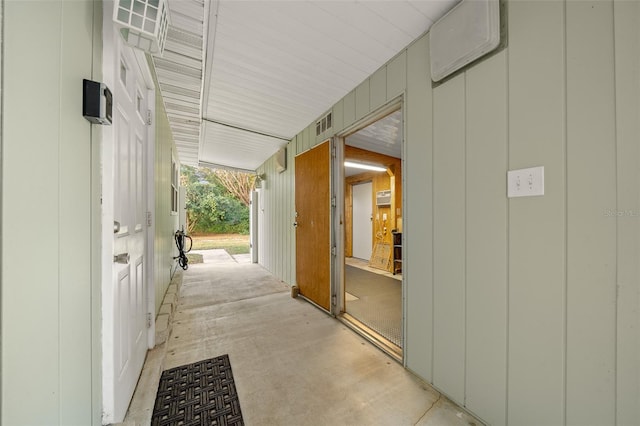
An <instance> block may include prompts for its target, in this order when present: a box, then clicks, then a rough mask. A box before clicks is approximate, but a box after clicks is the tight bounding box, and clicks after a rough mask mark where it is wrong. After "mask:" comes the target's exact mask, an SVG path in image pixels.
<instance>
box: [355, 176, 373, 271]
mask: <svg viewBox="0 0 640 426" xmlns="http://www.w3.org/2000/svg"><path fill="white" fill-rule="evenodd" d="M372 191H373V184H372V183H371V182H366V183H361V184H359V185H353V186H352V187H351V194H352V195H351V196H352V197H353V213H352V220H353V225H352V228H351V229H353V251H352V254H353V257H357V258H358V259H364V260H367V261H368V260H369V259H371V251H372V245H373V227H372V223H373V222H372V220H373V207H372V203H373V201H372V195H371V194H372Z"/></svg>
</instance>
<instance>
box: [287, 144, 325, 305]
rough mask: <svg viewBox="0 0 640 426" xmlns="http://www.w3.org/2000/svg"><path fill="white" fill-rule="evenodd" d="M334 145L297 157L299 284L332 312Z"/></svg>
mask: <svg viewBox="0 0 640 426" xmlns="http://www.w3.org/2000/svg"><path fill="white" fill-rule="evenodd" d="M330 162H331V146H330V142H328V141H327V142H324V143H322V144H320V145H317V146H315V147H314V148H312V149H310V150H309V151H306V152H304V153H302V154H300V155H298V156H296V163H295V165H296V197H295V198H296V223H297V226H296V281H297V285H298V287H299V289H300V294H301V295H303V296H304V297H306V298H307V299H309V300H311V301H312V302H314V303H316V304H317V305H318V306H321V307H322V308H324V309H326V310H329V309H330V293H331V292H330V288H331V280H330V275H331V221H330V214H331V201H330V188H331V181H330Z"/></svg>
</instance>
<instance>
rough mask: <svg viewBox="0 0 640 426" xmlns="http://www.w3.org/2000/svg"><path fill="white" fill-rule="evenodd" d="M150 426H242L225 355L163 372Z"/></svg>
mask: <svg viewBox="0 0 640 426" xmlns="http://www.w3.org/2000/svg"><path fill="white" fill-rule="evenodd" d="M151 424H152V425H153V426H165V425H166V426H169V425H171V426H173V425H185V426H187V425H189V426H196V425H202V426H205V425H206V426H212V425H230V426H243V425H244V421H243V420H242V412H241V411H240V401H239V400H238V393H237V392H236V385H235V383H234V381H233V372H232V371H231V363H230V362H229V356H228V355H222V356H219V357H217V358H211V359H206V360H204V361H199V362H195V363H193V364H188V365H183V366H180V367H176V368H172V369H170V370H165V371H163V372H162V376H161V377H160V383H159V384H158V393H157V395H156V402H155V405H154V407H153V416H152V418H151Z"/></svg>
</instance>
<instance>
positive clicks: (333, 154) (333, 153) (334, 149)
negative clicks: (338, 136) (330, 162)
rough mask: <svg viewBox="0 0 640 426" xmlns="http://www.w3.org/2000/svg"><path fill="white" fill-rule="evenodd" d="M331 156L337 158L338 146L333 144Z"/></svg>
mask: <svg viewBox="0 0 640 426" xmlns="http://www.w3.org/2000/svg"><path fill="white" fill-rule="evenodd" d="M331 157H332V158H336V147H335V145H332V146H331Z"/></svg>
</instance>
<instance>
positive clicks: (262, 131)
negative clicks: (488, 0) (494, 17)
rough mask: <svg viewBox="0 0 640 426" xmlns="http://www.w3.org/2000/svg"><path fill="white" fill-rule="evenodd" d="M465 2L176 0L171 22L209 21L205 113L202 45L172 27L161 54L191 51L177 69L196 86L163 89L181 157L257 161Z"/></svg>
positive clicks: (241, 164) (247, 164) (205, 24)
mask: <svg viewBox="0 0 640 426" xmlns="http://www.w3.org/2000/svg"><path fill="white" fill-rule="evenodd" d="M457 2H458V0H442V1H434V0H393V1H391V0H387V1H384V0H382V1H376V0H363V1H352V0H340V1H328V0H310V1H302V0H293V1H291V0H289V1H271V0H263V1H251V0H221V1H215V2H214V1H212V2H209V1H206V0H204V3H203V0H170V3H169V7H170V11H171V18H172V21H171V22H172V26H178V27H182V24H186V23H187V21H188V20H190V21H191V22H192V23H193V27H190V26H189V27H188V28H189V33H194V34H196V35H197V31H198V30H199V29H200V28H202V30H203V31H204V33H203V35H204V37H203V38H202V40H203V42H204V44H205V48H204V49H203V53H204V55H205V57H204V63H205V67H204V83H203V84H202V90H201V92H200V93H201V95H202V104H201V105H202V111H201V112H200V114H201V115H200V117H195V116H194V115H193V114H194V113H195V109H196V108H193V106H194V105H195V104H194V103H193V99H192V96H191V95H192V94H193V92H196V91H197V90H198V88H197V82H196V80H195V77H196V75H197V71H198V70H201V66H202V62H203V60H202V58H201V59H200V61H198V60H197V58H195V57H194V56H197V49H193V47H192V45H190V44H188V43H183V45H182V46H180V45H178V44H175V41H176V38H177V37H176V36H175V33H174V35H173V37H172V33H171V32H170V33H169V38H168V42H167V49H166V52H165V58H163V59H168V58H170V59H176V58H179V57H180V56H184V57H185V62H187V63H188V66H189V68H188V69H187V70H186V71H190V72H191V73H190V74H188V73H187V74H181V73H180V72H178V71H176V72H174V74H172V76H173V77H174V78H175V80H176V81H174V80H172V83H175V85H176V86H179V87H180V88H181V89H182V90H184V89H187V90H188V91H189V93H181V96H182V97H179V98H178V99H177V100H179V101H180V102H177V101H176V102H170V101H169V100H167V99H166V98H165V105H166V106H167V110H168V113H169V114H170V121H171V120H172V117H173V121H172V122H171V124H172V129H174V138H175V139H176V143H177V145H178V152H179V155H180V159H181V161H182V162H183V163H184V164H192V165H195V164H197V163H198V162H200V163H203V164H217V165H223V166H227V167H233V168H239V169H246V170H255V169H256V168H257V167H258V166H259V165H260V164H262V163H263V162H264V161H265V160H266V159H268V158H269V157H270V156H271V155H272V154H274V153H275V152H276V151H277V150H278V148H279V147H280V146H283V145H285V144H286V141H287V140H290V139H292V138H293V137H294V136H295V135H296V134H297V133H299V132H300V131H301V130H303V129H304V128H305V127H307V126H308V125H309V124H310V123H311V122H313V121H314V120H316V119H317V118H318V117H319V116H321V115H322V114H323V113H324V112H326V111H327V110H328V109H329V108H331V106H332V105H333V104H335V103H336V102H337V101H338V100H340V99H341V98H342V97H343V96H344V95H346V94H347V93H348V92H349V91H351V90H352V89H353V88H355V87H356V86H357V85H358V84H360V83H361V82H362V81H363V80H364V79H366V78H367V77H368V76H369V75H371V74H372V73H373V72H374V71H376V70H377V69H378V68H379V67H380V66H382V65H384V64H385V63H386V62H387V61H388V60H389V59H391V58H392V57H393V56H394V55H395V54H397V53H398V52H400V51H401V50H402V49H403V48H405V47H406V46H407V45H408V44H409V43H411V42H412V41H413V40H415V39H416V38H417V37H418V36H420V35H421V34H423V33H424V32H425V31H427V30H428V29H429V27H430V26H431V25H432V24H433V22H434V21H436V20H437V19H438V18H440V17H441V16H442V15H443V14H444V13H445V12H446V11H448V10H449V9H451V7H453V6H454V5H455V4H456V3H457ZM185 4H186V5H188V7H187V6H185ZM200 6H201V7H200ZM200 12H202V14H203V15H198V13H200ZM176 13H177V14H178V16H179V17H180V19H178V20H176V19H175V17H174V15H176ZM189 25H190V24H189ZM183 29H184V28H183ZM190 35H191V34H190ZM200 36H201V37H202V35H200ZM190 40H191V41H195V39H190ZM170 42H171V43H170ZM172 43H174V44H172ZM172 49H173V51H172ZM181 49H185V52H186V54H184V53H185V52H183V51H182V50H181ZM168 54H169V57H167V55H168ZM159 63H160V64H161V65H162V61H159V60H158V59H156V66H157V65H158V64H159ZM165 68H166V67H165ZM162 72H163V73H164V74H170V71H168V70H165V69H163V71H162ZM158 74H159V76H160V71H159V72H158ZM181 78H184V82H183V83H184V86H182V85H180V83H181V82H180V81H177V80H180V79H181ZM191 78H193V80H192V79H191ZM200 78H201V79H202V74H201V77H200ZM201 81H202V80H201ZM162 85H163V83H161V87H162ZM170 86H171V84H168V83H165V84H164V87H163V89H162V93H163V96H166V95H165V88H169V89H170V88H171V87H170ZM175 92H176V90H174V91H173V92H170V93H172V96H174V98H176V97H177V95H175V94H174V93H175ZM174 98H169V99H171V100H173V99H174ZM170 103H171V105H170ZM174 103H175V105H173V104H174ZM187 109H188V111H187ZM198 109H199V105H198ZM180 120H182V121H180ZM193 121H195V123H194V122H193ZM200 122H201V123H202V125H201V127H200V129H198V130H199V132H198V133H199V134H198V136H197V138H196V135H195V134H194V128H195V127H197V126H198V125H199V123H200ZM175 129H180V130H183V132H182V133H180V134H177V133H176V130H175ZM198 141H199V144H198Z"/></svg>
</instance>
